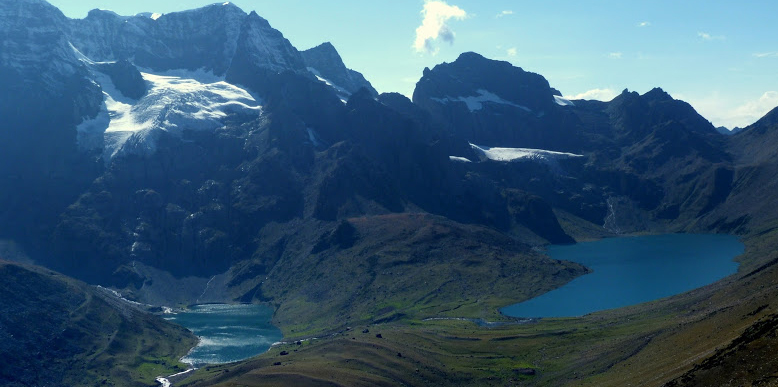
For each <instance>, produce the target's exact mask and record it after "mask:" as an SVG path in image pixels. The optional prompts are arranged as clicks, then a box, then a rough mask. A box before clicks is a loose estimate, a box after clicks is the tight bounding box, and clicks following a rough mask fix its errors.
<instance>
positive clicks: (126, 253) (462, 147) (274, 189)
mask: <svg viewBox="0 0 778 387" xmlns="http://www.w3.org/2000/svg"><path fill="white" fill-rule="evenodd" d="M26 25H30V26H34V27H36V28H33V29H32V32H30V33H27V30H26V28H25V26H26ZM0 33H2V34H5V35H6V36H9V37H12V38H13V39H6V40H5V41H8V42H10V43H9V50H4V51H3V52H2V53H0V81H2V83H0V84H2V85H4V87H3V88H0V98H2V100H3V101H10V103H8V104H3V105H0V113H2V116H3V117H7V118H8V119H7V120H6V121H4V122H3V124H2V126H0V161H1V163H0V184H2V186H3V187H12V189H8V190H3V191H2V192H0V239H6V238H7V239H12V240H15V241H17V242H18V243H19V245H21V246H23V247H24V248H25V249H26V250H27V252H28V253H29V255H30V256H31V257H32V258H33V259H34V260H35V261H36V262H37V263H39V264H42V265H45V266H47V267H50V268H54V269H56V270H59V271H62V272H64V273H66V274H68V275H72V276H76V277H78V278H80V279H82V280H85V281H87V282H90V283H93V284H101V285H104V286H111V287H114V288H116V289H121V290H122V292H123V294H125V295H126V296H128V297H131V298H134V299H136V300H139V301H144V302H152V300H153V302H156V303H164V302H182V301H181V300H182V299H183V297H185V296H184V294H190V293H197V292H196V291H195V290H193V289H191V286H190V285H186V286H188V288H187V289H186V292H183V291H182V292H181V294H173V295H170V297H168V298H166V296H167V295H165V294H161V293H164V292H163V291H160V290H159V289H176V288H177V287H183V286H184V285H183V284H185V283H186V284H198V285H197V286H199V285H201V284H205V283H208V282H210V281H209V279H213V278H215V277H217V276H218V277H219V281H218V282H219V284H220V286H221V288H220V289H219V291H218V294H219V296H218V297H215V298H209V300H212V301H226V302H235V301H240V302H267V303H270V304H272V305H273V306H274V307H275V308H276V315H275V317H274V319H275V321H276V322H277V323H278V324H279V325H280V326H281V328H282V329H283V330H284V332H285V334H287V335H289V334H296V333H293V332H294V331H295V330H296V331H297V332H314V333H316V332H322V331H323V330H325V329H339V328H344V327H347V326H350V325H351V324H355V323H364V324H369V323H387V322H392V321H404V319H407V318H409V316H410V317H412V318H417V319H422V318H427V317H439V316H444V317H452V318H453V317H462V314H466V315H468V316H475V315H477V316H478V317H489V318H500V316H499V314H498V312H497V308H498V307H500V306H502V305H505V304H508V303H512V302H518V301H521V300H523V299H526V298H528V297H531V296H533V295H536V294H540V293H542V292H544V291H547V290H550V289H551V288H553V287H556V286H559V285H561V284H563V283H565V282H567V281H569V280H571V279H573V278H574V277H576V276H578V275H581V274H584V273H585V272H586V269H585V268H583V267H581V266H580V265H577V264H573V263H570V262H558V261H552V260H550V259H548V257H546V256H545V255H542V254H539V253H538V252H537V250H538V249H539V248H541V247H542V246H544V245H546V244H549V243H574V242H575V241H576V240H580V239H591V238H600V237H605V236H616V235H620V234H629V233H636V232H667V231H677V232H727V233H736V234H738V235H750V233H754V232H765V230H768V231H769V229H770V227H771V226H770V225H771V224H772V223H771V222H773V219H775V217H776V216H778V214H774V211H773V209H774V208H778V206H776V205H775V204H776V200H778V198H775V195H772V194H771V192H772V188H773V187H774V186H775V179H774V178H773V177H774V176H775V170H776V167H775V163H774V162H773V160H774V157H773V156H774V153H775V151H774V149H778V148H775V147H772V146H771V145H774V144H775V141H776V138H774V137H775V136H774V133H775V130H774V127H775V122H776V120H775V112H772V113H771V114H768V115H767V116H766V117H765V118H763V119H762V120H761V121H760V122H758V123H756V124H754V125H752V126H750V127H749V128H746V129H744V130H743V131H741V132H740V133H738V134H735V135H733V136H724V135H722V134H720V133H718V132H717V131H716V130H715V128H714V127H713V126H712V125H711V124H710V122H708V121H707V120H706V119H705V118H703V117H702V116H700V115H699V114H698V113H697V112H696V111H694V109H693V108H692V107H691V106H690V105H689V104H687V103H685V102H683V101H679V100H676V99H674V98H672V97H671V96H670V95H669V94H668V93H666V92H664V91H663V90H661V89H659V88H657V89H653V90H651V91H649V92H647V93H645V94H643V95H640V94H638V93H635V92H630V91H628V90H625V91H624V92H623V93H622V94H621V95H619V96H618V97H616V98H615V99H614V100H612V101H610V102H599V101H567V100H564V99H562V98H559V94H560V93H559V92H558V91H556V90H555V89H553V88H552V87H551V85H550V84H549V83H548V81H547V80H546V79H545V78H544V77H543V76H542V75H539V74H534V73H530V72H526V71H524V70H523V69H521V68H518V67H515V66H513V65H511V64H510V63H507V62H501V61H494V60H490V59H487V58H484V57H483V56H481V55H479V54H476V53H464V54H462V55H461V56H460V57H459V58H458V59H457V60H456V61H454V62H452V63H444V64H440V65H438V66H435V67H434V68H432V69H425V71H424V74H423V76H422V78H421V79H420V80H419V82H418V84H417V87H416V90H415V92H414V95H413V99H412V100H411V99H408V98H407V97H405V96H401V95H398V94H380V95H377V93H376V91H375V90H374V89H372V87H371V86H370V84H369V83H368V82H367V81H366V80H365V79H364V77H362V76H361V75H360V74H359V73H357V72H355V71H353V70H349V69H348V68H347V67H346V66H345V64H344V63H343V60H342V58H341V57H340V55H339V54H338V53H337V51H335V49H334V47H332V45H330V44H323V45H322V46H319V47H316V48H313V49H310V50H307V51H303V52H300V51H298V50H297V49H296V48H294V47H293V46H292V45H291V44H290V43H289V41H288V40H286V39H285V38H284V37H283V35H282V34H281V32H279V31H276V30H274V29H273V28H272V27H271V26H270V24H269V23H268V22H267V21H266V20H264V19H262V18H261V17H260V16H259V15H257V14H256V13H255V12H251V13H249V14H246V13H245V12H243V11H242V10H240V9H239V8H237V7H235V6H234V5H231V4H228V3H225V4H216V5H211V6H207V7H204V8H200V9H197V10H192V11H186V12H177V13H171V14H167V15H138V16H132V17H123V16H119V15H116V14H113V13H110V12H107V11H99V10H98V11H92V12H90V14H89V16H87V18H85V19H82V20H70V19H67V18H65V17H64V16H63V15H62V14H61V13H60V12H59V11H57V10H56V8H54V7H52V6H50V5H48V4H47V3H45V2H44V1H38V0H24V1H20V2H3V3H2V4H0ZM50 81H51V82H50ZM6 85H7V87H5V86H6ZM184 86H185V87H184ZM57 88H59V89H57ZM55 89H56V90H64V91H65V92H64V93H57V92H54V91H53V90H55ZM182 89H187V90H186V91H185V92H184V91H182ZM168 97H170V98H168ZM163 99H164V100H168V99H169V100H171V101H172V102H165V103H160V102H159V101H160V100H163ZM229 105H232V107H231V108H226V107H227V106H229ZM44 113H45V114H44ZM122 117H129V118H132V119H129V118H128V119H127V120H126V121H121V120H120V119H118V118H122ZM117 123H124V124H126V125H128V126H130V129H126V130H113V127H112V125H114V124H117ZM84 124H88V125H87V126H88V127H85V126H82V125H84ZM143 125H147V126H143ZM122 136H124V137H122ZM112 144H119V145H112ZM117 149H118V151H116V150H117ZM54 188H56V189H54ZM755 209H758V210H755ZM139 267H140V268H142V269H138V268H139ZM430 273H445V275H433V274H430ZM420 276H423V278H422V277H420ZM160 278H165V280H166V281H170V286H168V287H161V286H158V285H159V284H157V286H155V284H154V281H159V279H160ZM452 278H455V279H456V281H454V280H452ZM422 279H423V280H422ZM176 281H179V282H176ZM179 285H180V286H179ZM192 286H194V285H192ZM462 295H466V296H467V298H468V299H469V300H470V301H468V302H469V303H467V304H463V303H462V300H461V298H462ZM475 300H477V301H475ZM471 301H472V302H471ZM311 305H319V307H317V308H313V307H311ZM299 321H304V322H303V323H301V322H299Z"/></svg>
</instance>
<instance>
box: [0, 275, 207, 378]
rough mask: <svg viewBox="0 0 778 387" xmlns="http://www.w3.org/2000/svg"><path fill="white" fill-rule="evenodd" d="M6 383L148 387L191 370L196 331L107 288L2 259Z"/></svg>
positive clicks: (0, 316) (0, 344) (0, 328)
mask: <svg viewBox="0 0 778 387" xmlns="http://www.w3.org/2000/svg"><path fill="white" fill-rule="evenodd" d="M0 309H2V312H1V313H0V358H2V359H3V361H2V362H0V384H1V385H4V386H30V385H33V386H38V385H68V386H87V385H88V386H93V385H96V384H102V385H107V386H148V385H154V379H155V378H156V377H157V376H160V375H167V374H171V373H174V372H176V371H180V370H183V369H185V368H184V367H185V365H183V364H181V363H179V362H178V359H179V358H180V357H181V356H183V355H185V354H186V353H187V352H188V351H189V349H190V348H191V347H192V346H194V344H195V343H196V338H195V337H194V336H193V335H192V334H191V332H189V331H187V330H185V329H183V328H181V327H178V326H175V325H172V324H169V323H167V322H165V321H164V320H162V319H160V318H158V317H156V316H153V315H150V314H147V313H145V312H141V311H139V310H136V309H134V308H132V307H130V306H129V305H128V304H126V303H125V302H124V301H121V300H118V299H116V298H115V297H113V296H112V295H110V294H108V293H105V292H104V291H102V290H100V289H96V288H93V287H90V286H88V285H86V284H84V283H81V282H79V281H76V280H73V279H70V278H67V277H65V276H63V275H60V274H57V273H55V272H51V271H48V270H44V269H41V268H37V267H32V266H23V265H18V264H13V263H8V262H4V261H0Z"/></svg>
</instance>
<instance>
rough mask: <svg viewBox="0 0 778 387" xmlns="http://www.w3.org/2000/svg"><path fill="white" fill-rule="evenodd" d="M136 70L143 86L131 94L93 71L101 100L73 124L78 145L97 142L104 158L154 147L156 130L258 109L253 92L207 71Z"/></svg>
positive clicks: (205, 124) (213, 124)
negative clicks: (89, 115)
mask: <svg viewBox="0 0 778 387" xmlns="http://www.w3.org/2000/svg"><path fill="white" fill-rule="evenodd" d="M141 75H142V76H143V79H144V80H145V81H146V82H147V83H148V89H149V91H148V93H146V95H144V96H143V97H142V98H140V99H139V100H133V99H131V98H127V97H125V96H124V95H122V93H121V92H120V91H119V90H117V89H116V87H115V86H114V84H113V82H111V79H110V78H109V77H108V76H106V75H103V74H100V73H96V74H95V80H96V81H97V82H98V83H99V84H100V85H101V86H102V89H103V95H104V103H103V107H102V109H101V112H100V114H98V116H97V117H96V118H94V119H92V120H88V121H85V122H83V123H82V124H81V125H79V126H78V134H79V145H80V146H81V147H82V148H85V149H96V148H99V147H102V148H103V149H104V153H103V155H104V159H105V160H106V162H107V161H108V160H110V159H111V158H113V157H115V156H116V155H117V154H119V153H120V152H122V150H123V149H124V148H127V149H124V151H125V152H130V153H149V152H154V151H155V150H156V145H155V140H156V139H157V138H158V137H159V135H160V133H156V132H158V131H166V132H171V133H173V134H175V135H180V134H181V133H182V132H183V131H184V130H216V129H218V128H220V127H223V126H224V118H226V117H227V116H228V114H229V113H244V114H255V115H259V114H261V111H262V106H261V102H260V100H259V99H258V98H257V97H255V96H253V95H252V94H251V93H249V92H248V91H246V90H245V89H243V88H240V87H238V86H235V85H232V84H229V83H227V82H225V81H224V80H223V79H222V78H220V77H218V76H215V75H213V74H212V73H209V72H205V71H187V70H174V71H168V72H164V73H159V74H154V73H152V72H150V71H149V70H144V71H142V72H141ZM100 140H102V141H100ZM127 144H129V145H128V146H125V145H127ZM129 146H131V147H132V149H130V148H129Z"/></svg>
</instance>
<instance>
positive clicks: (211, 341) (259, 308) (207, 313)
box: [163, 304, 283, 367]
mask: <svg viewBox="0 0 778 387" xmlns="http://www.w3.org/2000/svg"><path fill="white" fill-rule="evenodd" d="M272 317H273V309H271V308H270V307H267V306H265V305H223V304H209V305H195V306H193V307H190V308H188V309H187V310H185V311H182V312H178V313H173V314H166V315H164V316H163V318H164V319H165V320H168V321H170V322H172V323H175V324H178V325H182V326H184V327H186V328H189V329H190V330H191V331H192V332H194V334H195V335H197V336H198V337H199V338H200V343H199V344H198V345H197V346H196V347H195V348H193V349H192V351H191V352H189V354H188V355H186V356H185V357H184V358H183V359H181V361H183V362H185V363H189V364H192V365H193V366H195V367H199V366H202V365H205V364H222V363H230V362H234V361H238V360H244V359H248V358H250V357H252V356H256V355H259V354H261V353H265V352H266V351H267V350H268V349H269V348H270V346H271V345H273V343H275V342H278V341H280V340H281V339H282V338H283V335H282V334H281V331H280V330H279V329H278V328H276V327H274V326H273V325H272V324H271V323H270V319H271V318H272Z"/></svg>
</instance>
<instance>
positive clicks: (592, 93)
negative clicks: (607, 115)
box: [565, 89, 619, 101]
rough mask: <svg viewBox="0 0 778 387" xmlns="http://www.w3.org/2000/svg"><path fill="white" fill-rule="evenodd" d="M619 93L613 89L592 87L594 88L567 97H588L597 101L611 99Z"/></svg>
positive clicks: (571, 98) (570, 98) (572, 98)
mask: <svg viewBox="0 0 778 387" xmlns="http://www.w3.org/2000/svg"><path fill="white" fill-rule="evenodd" d="M617 95H619V93H617V92H616V91H615V90H613V89H592V90H588V91H585V92H583V93H581V94H576V95H566V96H565V98H566V99H569V100H574V99H588V100H597V101H610V100H612V99H614V98H616V96H617Z"/></svg>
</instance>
